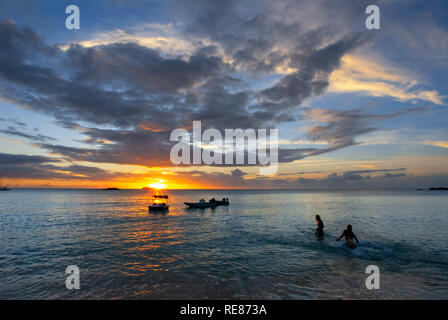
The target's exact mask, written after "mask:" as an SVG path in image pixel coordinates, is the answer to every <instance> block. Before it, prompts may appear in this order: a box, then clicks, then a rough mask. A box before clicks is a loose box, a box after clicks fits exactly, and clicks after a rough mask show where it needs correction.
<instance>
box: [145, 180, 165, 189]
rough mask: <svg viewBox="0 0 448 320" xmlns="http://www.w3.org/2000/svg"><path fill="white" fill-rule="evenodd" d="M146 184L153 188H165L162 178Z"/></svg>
mask: <svg viewBox="0 0 448 320" xmlns="http://www.w3.org/2000/svg"><path fill="white" fill-rule="evenodd" d="M148 186H149V187H150V188H153V189H166V184H164V183H163V181H162V180H159V181H158V182H154V183H151V184H149V185H148Z"/></svg>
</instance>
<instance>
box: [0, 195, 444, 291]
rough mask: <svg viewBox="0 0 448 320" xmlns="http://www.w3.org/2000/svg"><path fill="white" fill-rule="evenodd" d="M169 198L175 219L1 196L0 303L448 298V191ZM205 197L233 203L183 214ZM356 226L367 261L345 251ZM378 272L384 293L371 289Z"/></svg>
mask: <svg viewBox="0 0 448 320" xmlns="http://www.w3.org/2000/svg"><path fill="white" fill-rule="evenodd" d="M167 193H168V194H169V196H170V211H169V212H168V213H166V214H148V210H147V206H148V204H150V198H151V193H150V192H148V191H143V190H121V191H101V190H11V191H9V192H1V193H0V244H1V246H0V279H1V280H0V298H1V299H448V232H447V230H448V192H443V191H434V192H429V191H341V192H334V191H331V192H330V191H259V190H258V191H255V190H206V191H204V190H188V191H185V190H183V191H180V190H172V191H168V192H167ZM202 197H203V198H205V199H209V198H211V197H215V198H217V199H220V198H223V197H228V198H230V202H231V204H230V206H229V207H217V208H216V209H215V210H212V209H205V210H200V209H195V210H191V209H187V208H186V207H185V205H184V204H183V202H184V201H195V200H198V199H200V198H202ZM315 214H319V215H320V216H321V217H322V219H323V221H324V223H325V233H326V234H325V237H324V238H323V239H322V240H319V239H317V238H316V236H315V235H314V228H315V224H316V222H315V220H314V216H315ZM348 223H350V224H352V225H353V231H354V232H355V234H356V235H357V237H358V239H359V240H360V242H361V245H360V246H359V247H358V248H357V249H355V250H350V249H347V248H346V247H345V246H344V245H343V240H341V241H340V242H335V241H334V239H335V238H336V237H337V236H338V235H339V234H340V233H341V231H342V230H343V229H344V227H345V226H346V225H347V224H348ZM68 265H76V266H78V267H79V269H80V282H81V288H80V289H79V290H68V289H66V288H65V279H66V277H67V274H65V269H66V267H67V266H68ZM369 265H376V266H378V267H379V269H380V290H368V289H367V288H366V286H365V280H366V278H367V276H368V274H366V273H365V270H366V267H367V266H369Z"/></svg>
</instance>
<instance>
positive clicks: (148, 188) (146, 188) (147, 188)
mask: <svg viewBox="0 0 448 320" xmlns="http://www.w3.org/2000/svg"><path fill="white" fill-rule="evenodd" d="M142 190H152V189H151V188H150V187H143V188H142Z"/></svg>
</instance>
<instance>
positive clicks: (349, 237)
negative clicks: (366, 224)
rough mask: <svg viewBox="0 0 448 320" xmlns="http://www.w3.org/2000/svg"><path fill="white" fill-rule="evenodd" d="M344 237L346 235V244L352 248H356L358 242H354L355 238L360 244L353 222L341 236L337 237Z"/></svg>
mask: <svg viewBox="0 0 448 320" xmlns="http://www.w3.org/2000/svg"><path fill="white" fill-rule="evenodd" d="M342 237H345V244H346V245H347V247H348V248H350V249H355V248H356V244H355V243H354V242H353V239H355V240H356V242H357V243H358V244H359V241H358V238H356V236H355V234H354V233H353V231H352V225H351V224H348V225H347V228H346V229H345V230H344V231H343V232H342V234H341V235H340V236H339V238H337V239H336V241H339V240H341V238H342Z"/></svg>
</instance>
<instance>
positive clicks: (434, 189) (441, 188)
mask: <svg viewBox="0 0 448 320" xmlns="http://www.w3.org/2000/svg"><path fill="white" fill-rule="evenodd" d="M417 190H418V191H423V190H429V191H440V190H445V191H447V190H448V188H447V187H438V188H435V187H431V188H428V189H420V188H419V189H417Z"/></svg>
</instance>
